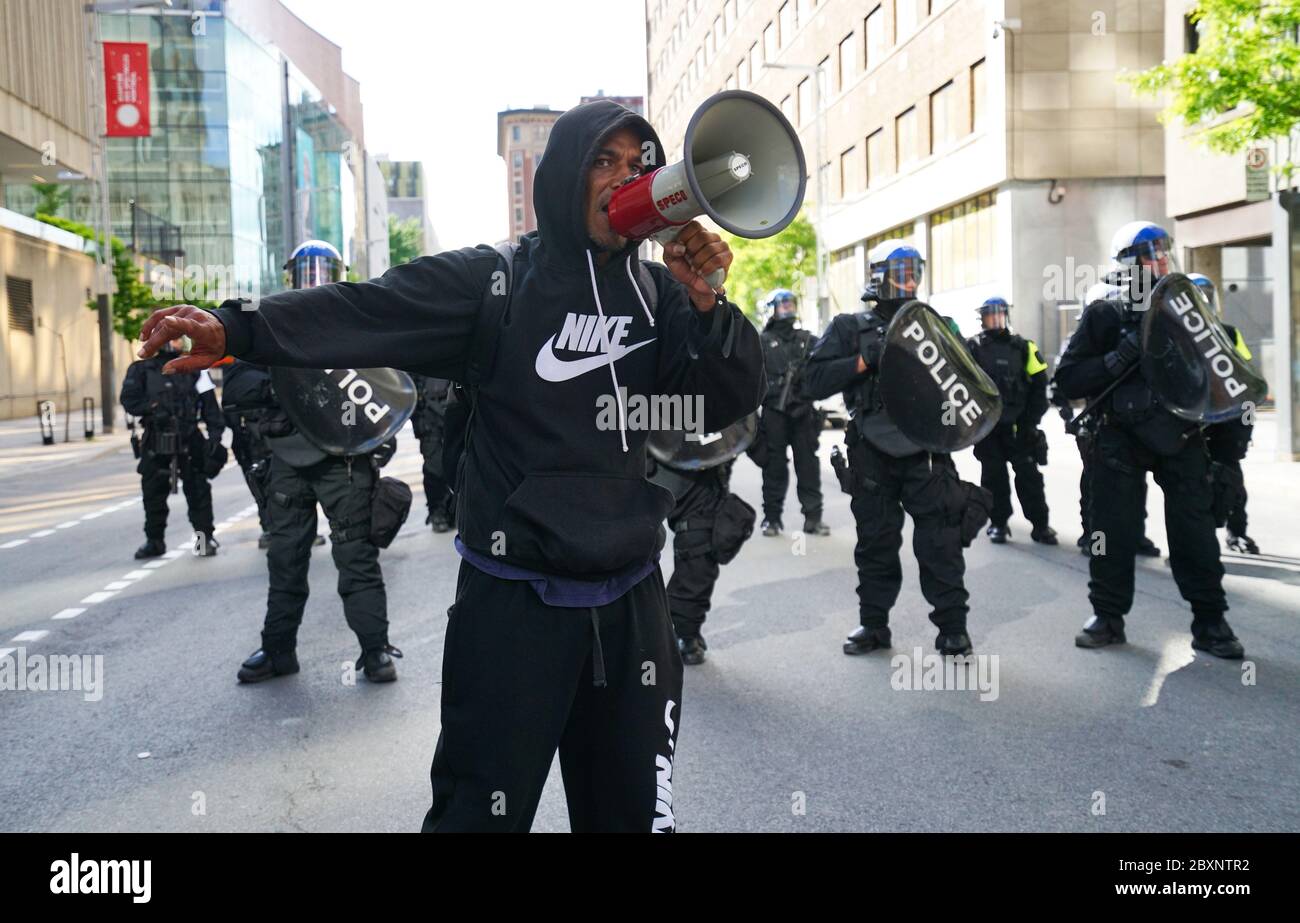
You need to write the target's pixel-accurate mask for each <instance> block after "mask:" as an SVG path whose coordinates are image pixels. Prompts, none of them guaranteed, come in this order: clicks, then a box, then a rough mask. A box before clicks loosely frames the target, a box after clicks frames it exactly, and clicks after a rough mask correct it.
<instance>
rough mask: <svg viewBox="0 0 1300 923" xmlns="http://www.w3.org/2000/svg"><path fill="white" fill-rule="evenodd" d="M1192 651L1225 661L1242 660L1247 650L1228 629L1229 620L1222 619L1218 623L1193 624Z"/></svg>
mask: <svg viewBox="0 0 1300 923" xmlns="http://www.w3.org/2000/svg"><path fill="white" fill-rule="evenodd" d="M1192 650H1195V651H1205V653H1207V654H1213V655H1214V656H1215V657H1222V658H1223V659H1224V660H1240V659H1241V658H1242V657H1244V656H1245V655H1246V651H1245V648H1243V647H1242V646H1241V642H1240V641H1238V640H1237V636H1236V635H1234V634H1233V633H1232V629H1231V628H1230V627H1228V620H1227V619H1224V618H1220V619H1219V620H1218V621H1217V622H1210V623H1209V624H1199V625H1198V624H1197V623H1196V622H1195V621H1193V622H1192Z"/></svg>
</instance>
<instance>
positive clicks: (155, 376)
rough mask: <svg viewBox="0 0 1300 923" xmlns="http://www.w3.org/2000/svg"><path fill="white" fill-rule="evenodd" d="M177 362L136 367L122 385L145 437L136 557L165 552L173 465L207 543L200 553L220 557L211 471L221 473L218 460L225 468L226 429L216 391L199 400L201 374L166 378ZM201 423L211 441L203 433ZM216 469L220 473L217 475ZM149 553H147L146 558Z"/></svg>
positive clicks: (165, 354) (162, 358) (125, 403)
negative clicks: (141, 531) (141, 525)
mask: <svg viewBox="0 0 1300 923" xmlns="http://www.w3.org/2000/svg"><path fill="white" fill-rule="evenodd" d="M175 358H176V353H175V352H174V351H172V350H166V351H162V352H159V353H158V355H156V356H154V357H153V358H152V359H140V360H138V361H136V362H132V363H131V366H130V367H129V368H128V369H127V370H126V378H125V379H124V380H123V382H122V394H121V397H120V400H121V402H122V407H123V408H124V409H125V410H126V412H127V413H129V414H131V415H132V416H135V417H140V418H141V420H142V422H143V424H144V433H143V436H142V439H141V445H140V464H139V465H138V466H136V471H138V472H139V473H140V487H141V490H142V492H143V494H144V534H145V539H146V544H145V546H143V547H141V549H140V552H138V553H137V557H152V556H156V555H159V554H162V553H163V551H165V550H166V549H165V546H164V541H163V537H164V535H165V533H166V531H167V495H168V494H169V493H170V492H171V460H172V457H173V456H175V458H176V461H177V480H178V481H179V482H180V485H181V489H182V490H184V492H185V503H186V506H187V508H188V512H189V519H190V525H191V526H193V527H194V531H195V533H202V534H203V535H204V537H205V540H204V542H203V543H201V544H200V548H201V549H203V550H202V551H201V553H204V554H206V553H208V552H212V551H215V548H216V545H215V543H213V542H212V529H213V522H212V488H211V487H210V486H209V484H208V477H209V474H208V472H209V471H212V472H213V473H214V474H215V473H216V471H219V470H220V467H221V466H220V464H214V460H215V459H218V458H219V459H220V460H221V461H222V462H224V456H225V448H224V446H222V444H221V434H222V432H223V431H224V429H225V424H224V421H223V420H222V417H221V408H220V407H218V406H217V399H216V392H215V390H208V391H207V392H206V393H204V394H199V393H198V390H197V388H196V385H197V384H198V381H199V373H198V372H185V373H179V374H175V375H164V374H163V373H162V368H163V366H164V365H165V364H166V363H167V362H169V361H170V360H172V359H175ZM200 422H202V423H203V428H204V430H206V433H207V436H206V438H205V437H204V433H203V432H200V430H199V427H198V424H199V423H200ZM214 469H215V470H214ZM146 552H147V553H146Z"/></svg>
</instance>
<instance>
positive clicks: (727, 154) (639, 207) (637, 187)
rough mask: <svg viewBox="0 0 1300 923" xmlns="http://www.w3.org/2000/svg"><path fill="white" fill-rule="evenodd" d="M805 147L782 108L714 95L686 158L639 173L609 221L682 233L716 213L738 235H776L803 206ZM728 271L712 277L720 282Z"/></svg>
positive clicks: (699, 113) (637, 234)
mask: <svg viewBox="0 0 1300 923" xmlns="http://www.w3.org/2000/svg"><path fill="white" fill-rule="evenodd" d="M807 185H808V177H807V170H806V167H805V165H804V157H803V147H802V146H801V145H800V144H799V136H798V135H797V134H795V130H794V128H793V127H792V126H791V125H790V123H789V122H788V121H787V120H786V117H785V116H784V115H783V114H782V113H781V110H780V109H778V108H777V107H776V106H774V105H772V103H770V102H769V101H767V100H766V99H764V98H763V97H761V96H758V95H757V94H754V93H747V92H745V91H744V90H724V91H723V92H721V93H717V94H715V95H713V96H710V97H709V98H708V99H707V100H705V101H704V103H703V104H702V105H701V106H700V108H698V109H696V110H695V113H694V114H693V115H692V116H691V121H690V123H689V124H688V125H687V126H686V142H685V143H684V144H683V146H682V160H680V161H678V162H677V163H675V164H672V165H671V166H667V167H660V168H659V169H658V170H655V171H654V172H653V173H647V174H646V175H645V176H641V177H638V178H637V179H635V180H633V181H632V182H630V183H628V184H627V185H626V186H623V187H621V188H619V189H618V190H617V191H616V192H615V193H614V195H613V197H612V198H611V199H610V200H609V225H610V228H612V229H613V231H614V233H616V234H618V235H619V236H620V237H626V238H627V239H629V240H645V239H647V238H650V239H652V240H656V241H658V242H659V243H661V244H663V243H668V242H670V241H672V240H675V239H676V237H677V234H678V233H679V230H680V228H681V226H682V225H684V224H686V223H687V222H688V221H690V220H691V219H693V218H697V217H699V216H700V215H708V216H709V217H710V218H711V219H713V221H714V222H716V223H717V224H718V226H719V227H722V228H724V229H726V230H727V231H730V232H731V233H732V234H735V235H736V236H737V237H754V238H756V237H771V236H772V235H773V234H776V233H778V232H780V231H781V230H782V229H784V228H785V226H786V225H788V224H789V223H790V222H791V221H793V220H794V218H795V215H797V214H798V213H799V207H800V206H801V205H803V196H804V190H805V189H806V188H807ZM723 275H724V273H723V271H722V270H718V271H717V272H716V273H713V274H711V275H710V276H709V278H708V280H707V281H708V282H709V284H710V285H712V286H713V287H714V288H717V287H718V286H719V285H721V284H722V278H723Z"/></svg>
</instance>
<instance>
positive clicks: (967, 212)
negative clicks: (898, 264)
mask: <svg viewBox="0 0 1300 923" xmlns="http://www.w3.org/2000/svg"><path fill="white" fill-rule="evenodd" d="M995 206H996V200H995V195H994V193H992V192H986V193H984V194H983V195H978V196H976V197H975V198H973V199H968V200H967V201H965V202H961V203H958V204H957V205H954V206H953V207H952V208H947V209H944V210H943V211H941V212H936V213H935V214H933V215H931V216H930V266H929V267H928V268H929V272H930V291H931V292H944V291H948V290H950V289H960V288H968V287H970V286H972V285H979V284H981V283H984V282H991V281H992V280H993V278H994V275H995V271H996V267H995V265H994V240H993V238H994V233H995V231H996V222H995V220H994V218H995V215H996V210H995Z"/></svg>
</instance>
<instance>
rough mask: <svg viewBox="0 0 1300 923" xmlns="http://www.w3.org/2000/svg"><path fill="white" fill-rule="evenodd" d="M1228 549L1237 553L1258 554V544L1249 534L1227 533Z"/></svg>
mask: <svg viewBox="0 0 1300 923" xmlns="http://www.w3.org/2000/svg"><path fill="white" fill-rule="evenodd" d="M1228 550H1229V551H1235V552H1236V553H1237V554H1259V546H1258V545H1256V544H1255V540H1254V539H1253V538H1251V537H1250V536H1249V535H1233V534H1232V533H1231V532H1229V533H1228Z"/></svg>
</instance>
